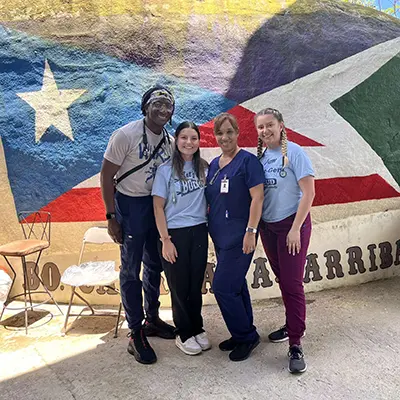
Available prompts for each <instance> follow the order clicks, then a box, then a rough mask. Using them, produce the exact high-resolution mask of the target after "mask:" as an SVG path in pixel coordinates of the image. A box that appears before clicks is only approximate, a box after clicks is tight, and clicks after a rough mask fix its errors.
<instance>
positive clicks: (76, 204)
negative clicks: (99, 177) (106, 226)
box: [41, 187, 106, 222]
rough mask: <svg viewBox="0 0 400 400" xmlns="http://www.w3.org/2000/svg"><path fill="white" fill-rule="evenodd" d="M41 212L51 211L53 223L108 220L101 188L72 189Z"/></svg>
mask: <svg viewBox="0 0 400 400" xmlns="http://www.w3.org/2000/svg"><path fill="white" fill-rule="evenodd" d="M41 211H49V212H50V213H51V221H52V222H84V221H103V220H105V219H106V218H105V215H106V211H105V208H104V204H103V200H102V198H101V191H100V188H99V187H97V188H83V189H72V190H70V191H68V192H66V193H64V194H62V195H61V196H60V197H58V198H57V199H55V200H53V201H52V202H51V203H49V204H47V206H45V207H43V208H42V210H41Z"/></svg>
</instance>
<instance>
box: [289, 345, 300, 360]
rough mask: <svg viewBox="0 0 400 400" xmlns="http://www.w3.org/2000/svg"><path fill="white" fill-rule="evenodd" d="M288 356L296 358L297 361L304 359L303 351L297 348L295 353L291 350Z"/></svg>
mask: <svg viewBox="0 0 400 400" xmlns="http://www.w3.org/2000/svg"><path fill="white" fill-rule="evenodd" d="M288 356H289V357H290V358H295V359H296V360H301V359H302V357H303V353H302V351H301V350H300V349H298V348H295V350H294V351H293V350H289V351H288Z"/></svg>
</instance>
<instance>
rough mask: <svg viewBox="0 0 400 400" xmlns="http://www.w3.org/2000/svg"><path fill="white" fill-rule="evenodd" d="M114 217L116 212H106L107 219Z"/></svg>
mask: <svg viewBox="0 0 400 400" xmlns="http://www.w3.org/2000/svg"><path fill="white" fill-rule="evenodd" d="M113 218H115V212H112V213H107V214H106V219H107V220H108V219H113Z"/></svg>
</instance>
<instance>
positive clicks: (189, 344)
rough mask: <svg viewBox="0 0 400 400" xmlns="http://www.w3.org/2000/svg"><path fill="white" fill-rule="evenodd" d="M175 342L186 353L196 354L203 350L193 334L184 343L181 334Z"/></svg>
mask: <svg viewBox="0 0 400 400" xmlns="http://www.w3.org/2000/svg"><path fill="white" fill-rule="evenodd" d="M175 344H176V347H177V348H178V349H180V350H182V351H183V352H184V353H185V354H188V355H189V356H195V355H196V354H200V353H201V351H202V350H201V347H200V345H199V344H198V343H197V342H196V340H195V338H194V337H193V336H192V337H190V338H189V339H188V340H186V342H183V343H182V340H181V338H180V336H179V335H177V336H176V339H175Z"/></svg>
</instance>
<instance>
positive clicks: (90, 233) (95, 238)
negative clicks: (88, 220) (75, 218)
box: [78, 226, 114, 265]
mask: <svg viewBox="0 0 400 400" xmlns="http://www.w3.org/2000/svg"><path fill="white" fill-rule="evenodd" d="M87 243H92V244H106V243H114V241H113V240H112V239H111V237H110V235H109V234H108V231H107V227H105V226H104V227H103V226H94V227H92V228H89V229H88V230H87V231H86V232H85V234H84V235H83V240H82V246H81V251H80V254H79V261H78V265H79V264H81V262H82V258H83V252H84V250H85V245H86V244H87Z"/></svg>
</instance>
